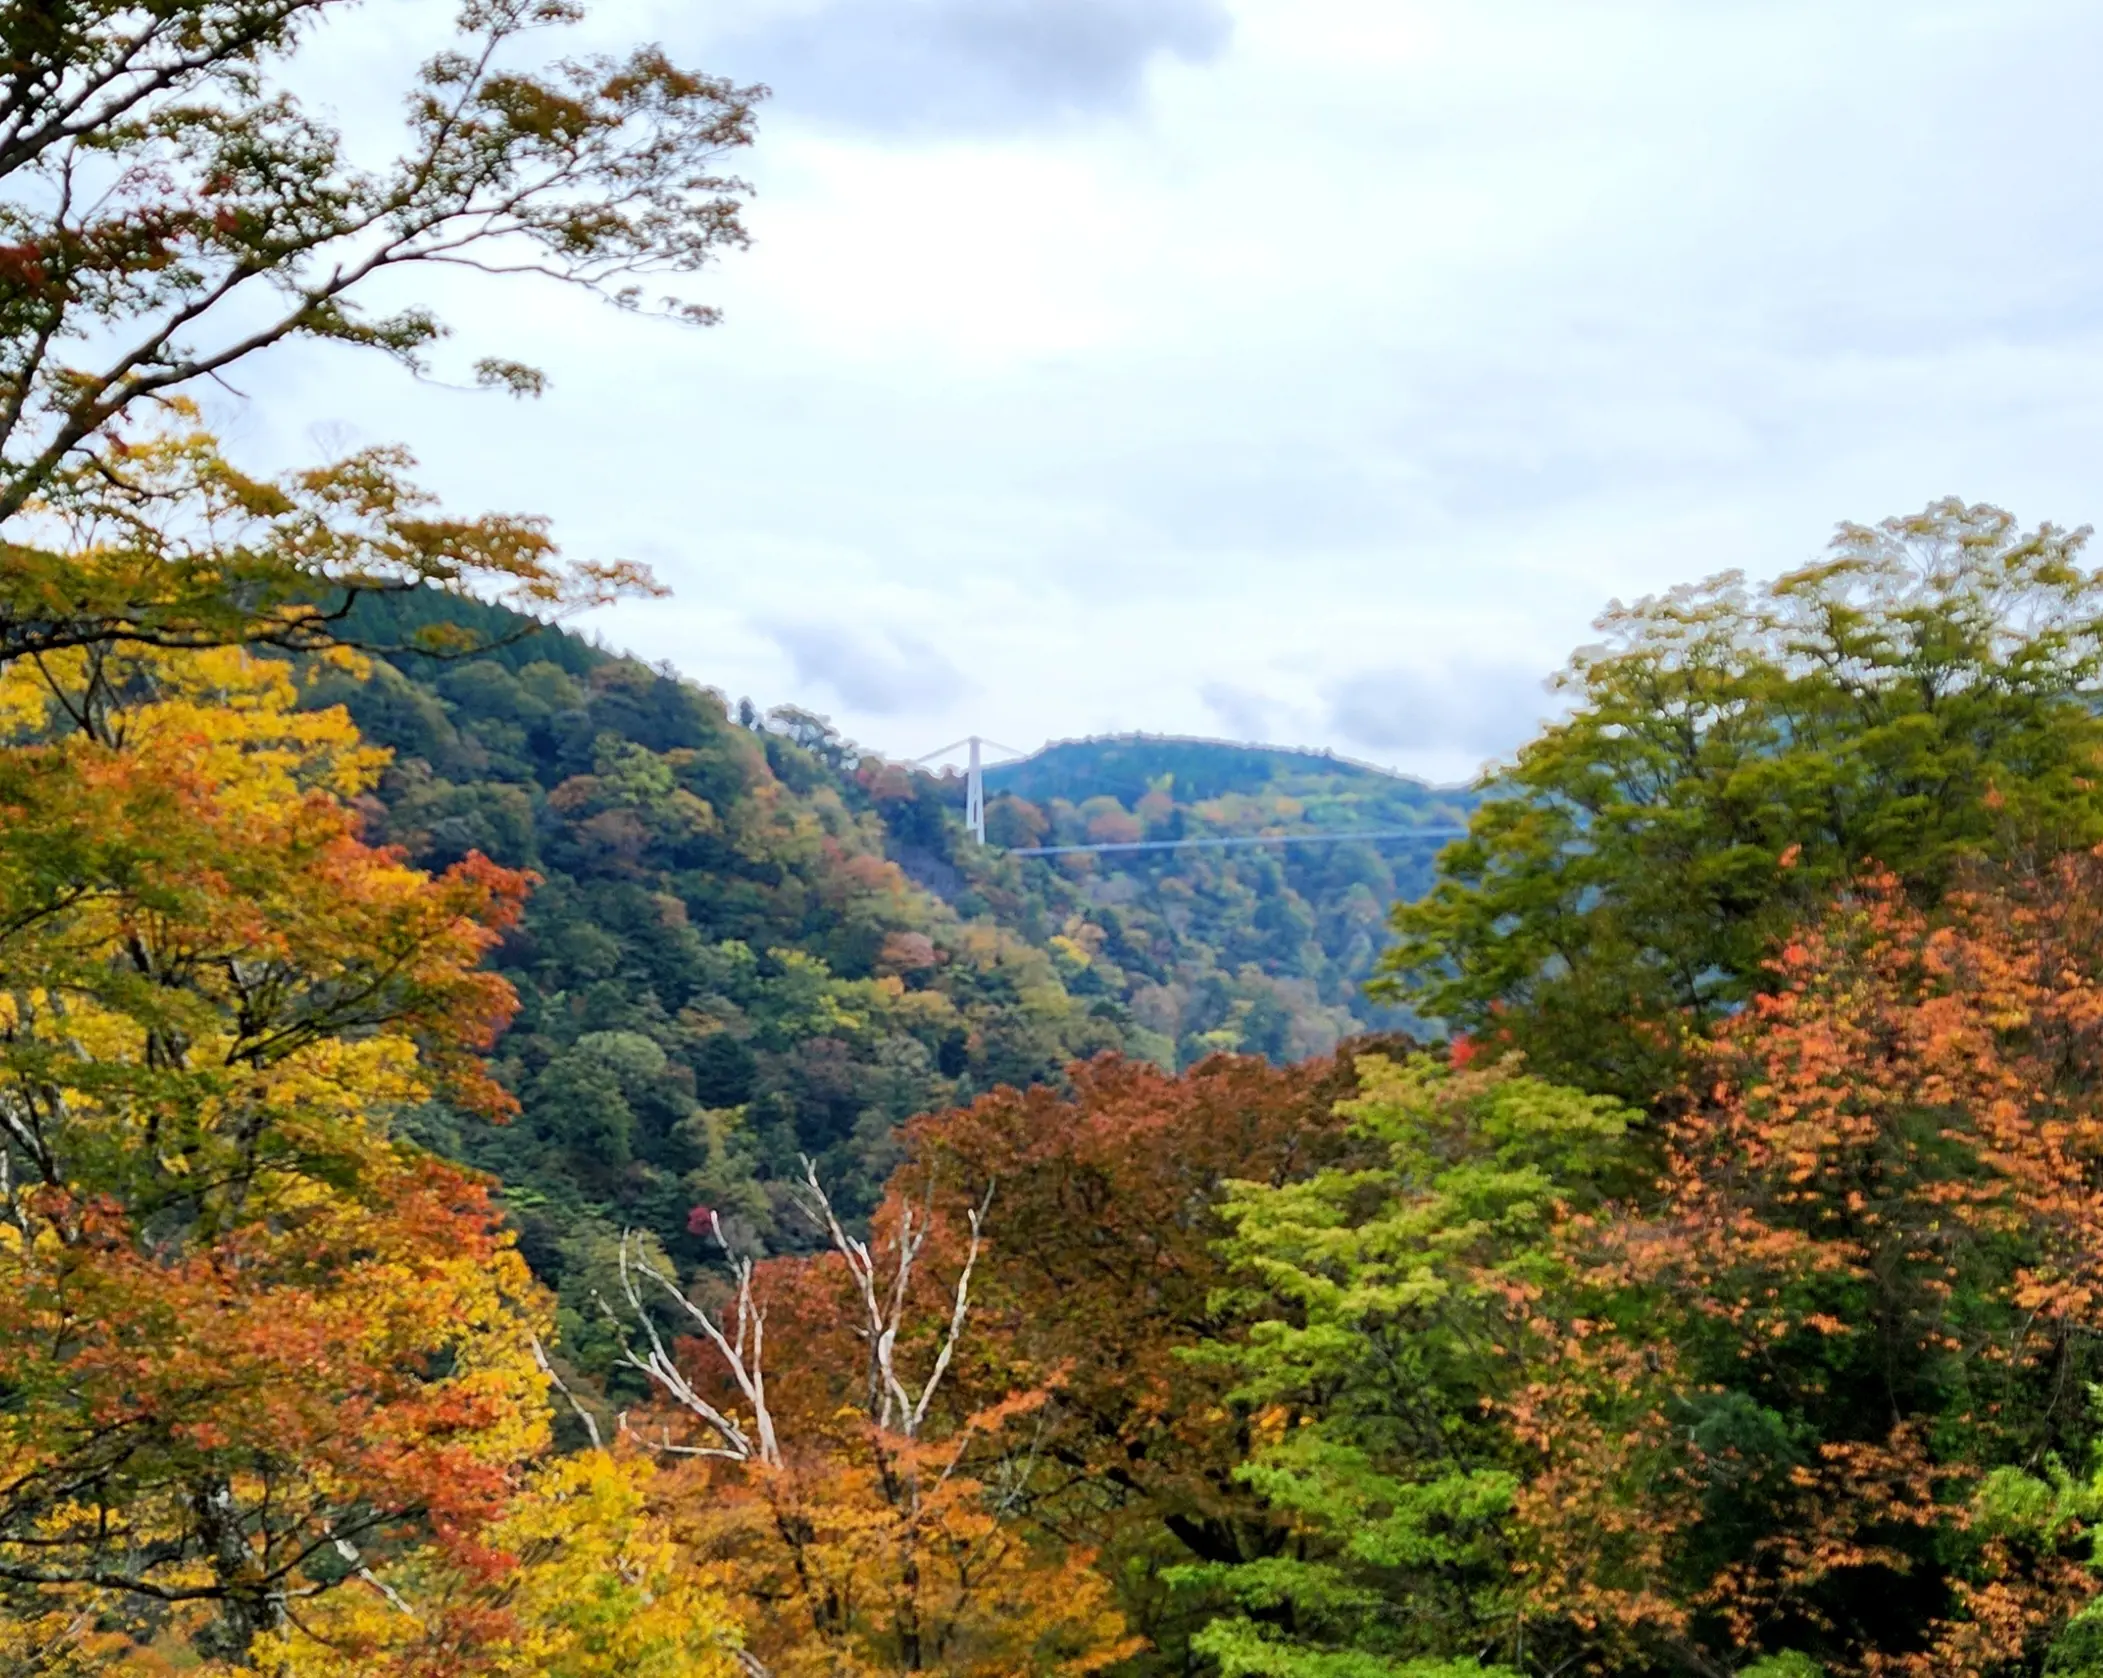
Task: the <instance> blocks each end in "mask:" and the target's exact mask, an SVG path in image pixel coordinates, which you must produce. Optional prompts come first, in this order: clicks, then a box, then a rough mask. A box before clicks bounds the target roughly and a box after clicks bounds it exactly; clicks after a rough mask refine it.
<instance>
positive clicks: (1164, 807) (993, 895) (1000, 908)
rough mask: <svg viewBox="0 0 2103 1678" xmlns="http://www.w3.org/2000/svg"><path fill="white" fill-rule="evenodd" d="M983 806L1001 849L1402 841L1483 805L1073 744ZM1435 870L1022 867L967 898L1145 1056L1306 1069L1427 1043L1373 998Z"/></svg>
mask: <svg viewBox="0 0 2103 1678" xmlns="http://www.w3.org/2000/svg"><path fill="white" fill-rule="evenodd" d="M987 786H988V792H989V799H988V804H987V812H986V832H987V838H988V839H989V840H990V841H991V842H992V843H993V844H994V845H995V846H1023V845H1039V844H1093V843H1105V842H1109V843H1121V842H1127V841H1132V840H1160V839H1208V838H1210V839H1219V838H1238V837H1249V836H1254V835H1258V834H1263V835H1283V836H1289V837H1295V838H1308V837H1312V836H1316V835H1323V834H1332V833H1340V832H1344V833H1348V832H1366V833H1391V832H1394V831H1395V830H1398V829H1406V828H1415V827H1450V826H1455V825H1457V824H1458V823H1459V822H1461V821H1462V820H1463V819H1464V818H1465V816H1466V813H1467V812H1468V811H1469V810H1470V809H1472V808H1473V807H1474V803H1475V799H1474V796H1473V795H1472V794H1470V793H1466V792H1461V791H1450V790H1449V791H1442V790H1438V789H1434V788H1431V787H1427V786H1425V785H1424V784H1423V783H1422V782H1420V781H1414V780H1411V779H1409V778H1407V777H1406V776H1400V775H1392V774H1388V773H1386V772H1385V771H1382V770H1378V769H1373V768H1370V767H1367V766H1366V765H1363V764H1356V763H1352V762H1350V761H1348V760H1347V759H1342V758H1336V757H1331V756H1327V755H1320V754H1316V753H1312V752H1291V751H1281V750H1276V749H1272V748H1268V747H1257V746H1236V745H1229V744H1225V743H1222V742H1219V741H1212V740H1184V739H1174V738H1159V737H1155V736H1150V735H1127V736H1117V737H1112V738H1107V739H1100V740H1070V741H1062V742H1060V743H1059V744H1057V745H1053V746H1048V747H1046V748H1045V749H1044V750H1043V751H1042V752H1039V753H1037V754H1036V755H1035V756H1033V757H1030V758H1028V759H1025V760H1023V761H1022V762H1019V763H1010V764H1003V765H1000V766H998V767H997V768H995V769H993V770H990V771H988V773H987ZM1434 854H1435V850H1434V847H1433V846H1432V845H1430V844H1427V843H1425V842H1422V841H1414V840H1399V841H1398V840H1393V839H1388V840H1374V839H1366V840H1360V841H1355V842H1349V843H1323V844H1308V845H1279V846H1275V847H1274V846H1251V847H1246V848H1218V849H1214V848H1204V847H1194V848H1190V849H1182V850H1174V851H1144V852H1127V853H1116V852H1113V853H1108V854H1104V855H1096V856H1066V857H1054V858H1045V859H1030V858H1008V859H1005V860H1004V861H998V862H997V863H996V864H995V865H994V866H992V867H989V868H984V869H979V868H974V869H973V870H972V880H971V884H972V886H973V888H974V890H975V891H976V892H977V894H978V895H980V896H981V897H983V898H984V900H985V901H986V902H987V903H988V904H989V905H990V906H991V907H992V908H993V910H994V912H995V913H996V914H998V915H999V916H1000V918H1001V919H1002V920H1004V921H1006V922H1008V923H1009V924H1011V925H1016V926H1018V927H1021V928H1023V929H1025V931H1026V932H1027V934H1028V935H1029V936H1030V937H1031V938H1032V939H1033V941H1040V940H1041V941H1043V942H1045V943H1046V944H1047V945H1048V947H1049V948H1051V950H1052V951H1053V954H1054V956H1055V958H1056V959H1057V960H1058V961H1059V963H1060V966H1061V974H1062V977H1063V978H1064V979H1065V981H1066V983H1067V984H1068V986H1069V987H1070V988H1072V989H1074V990H1076V991H1078V992H1080V993H1082V994H1085V995H1090V996H1097V997H1101V998H1103V999H1104V1001H1105V1002H1106V1004H1108V1005H1110V1006H1113V1007H1115V1008H1116V1009H1118V1010H1120V1018H1123V1019H1129V1021H1130V1027H1129V1029H1128V1035H1127V1041H1128V1043H1129V1044H1130V1045H1131V1047H1132V1049H1133V1051H1134V1052H1135V1053H1138V1054H1141V1055H1144V1056H1146V1057H1147V1058H1150V1059H1154V1060H1158V1061H1159V1062H1160V1063H1161V1064H1163V1065H1166V1066H1190V1065H1194V1064H1195V1063H1196V1062H1197V1061H1199V1060H1202V1059H1203V1058H1204V1057H1205V1056H1206V1055H1209V1054H1221V1053H1245V1054H1260V1055H1264V1056H1266V1057H1268V1058H1269V1059H1272V1060H1275V1061H1294V1060H1304V1059H1306V1058H1308V1057H1310V1056H1313V1055H1318V1054H1326V1053H1328V1052H1329V1051H1330V1050H1332V1049H1334V1048H1335V1046H1336V1045H1337V1043H1338V1042H1339V1041H1341V1040H1342V1039H1344V1038H1346V1037H1350V1036H1354V1035H1356V1034H1358V1033H1360V1032H1365V1031H1382V1030H1394V1029H1405V1028H1407V1027H1408V1026H1409V1025H1410V1024H1411V1023H1413V1022H1412V1018H1411V1016H1410V1014H1409V1013H1408V1012H1407V1011H1406V1010H1400V1009H1396V1008H1392V1007H1388V1006H1384V1005H1383V1004H1381V1003H1380V1002H1378V1001H1376V1000H1374V999H1372V998H1370V997H1369V996H1368V995H1367V994H1366V991H1365V988H1364V985H1365V981H1366V979H1367V978H1368V977H1369V976H1370V975H1371V974H1372V972H1373V971H1374V967H1375V964H1376V963H1377V961H1378V959H1379V957H1380V954H1381V952H1382V951H1383V950H1384V949H1385V948H1386V946H1387V943H1388V935H1387V928H1386V924H1385V922H1386V914H1387V910H1388V908H1389V906H1390V905H1391V904H1393V903H1394V902H1395V901H1396V900H1397V899H1398V898H1408V897H1414V896H1417V895H1419V894H1420V893H1421V892H1423V891H1424V890H1425V889H1427V888H1428V886H1429V885H1430V883H1431V859H1432V857H1433V855H1434ZM1141 1033H1143V1034H1144V1035H1143V1036H1142V1035H1140V1034H1141Z"/></svg>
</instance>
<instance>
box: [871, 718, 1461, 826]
mask: <svg viewBox="0 0 2103 1678" xmlns="http://www.w3.org/2000/svg"><path fill="white" fill-rule="evenodd" d="M989 746H990V747H991V748H992V749H993V750H994V751H996V752H1002V753H1005V754H1006V757H1005V759H1004V761H1008V762H1013V761H1015V760H1017V759H1020V758H1025V757H1028V756H1030V755H1031V754H1030V753H1028V752H1025V751H1021V750H1019V749H1017V748H1016V747H1014V746H1003V745H1002V744H1001V743H1000V742H999V741H998V740H989V739H987V738H986V737H985V736H983V735H979V734H967V735H966V736H965V737H964V738H963V739H961V740H952V741H951V742H950V743H949V744H948V745H946V746H944V747H942V748H941V749H940V750H938V751H932V752H929V753H928V754H927V756H925V757H916V758H915V759H913V764H914V766H915V767H916V768H918V767H925V766H932V765H933V764H934V763H935V762H936V761H937V760H938V759H940V758H945V757H947V756H949V755H950V753H952V752H964V753H965V754H966V761H965V769H964V826H965V827H966V828H967V829H969V830H970V833H971V837H972V838H973V839H975V840H976V841H977V842H978V843H979V844H981V845H983V844H984V843H985V842H986V774H985V771H986V762H985V750H986V748H987V747H989ZM993 767H994V768H996V769H997V768H999V767H1000V765H999V764H997V763H996V764H995V765H993ZM1467 831H1468V830H1467V829H1466V828H1464V827H1390V828H1349V829H1339V830H1338V831H1336V832H1334V833H1252V834H1232V835H1205V836H1203V837H1200V838H1194V839H1123V840H1116V841H1112V842H1110V843H1107V844H1100V845H1016V846H1013V847H1011V848H1010V849H1009V851H1008V855H1009V856H1076V855H1082V854H1086V853H1095V852H1105V851H1187V850H1231V849H1236V848H1239V847H1241V846H1246V845H1342V844H1349V843H1352V842H1354V841H1363V840H1374V841H1383V842H1384V841H1388V840H1424V839H1460V838H1464V837H1466V835H1467Z"/></svg>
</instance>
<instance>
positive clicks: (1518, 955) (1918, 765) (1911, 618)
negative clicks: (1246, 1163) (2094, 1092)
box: [1383, 501, 2103, 1098]
mask: <svg viewBox="0 0 2103 1678" xmlns="http://www.w3.org/2000/svg"><path fill="white" fill-rule="evenodd" d="M2086 534H2087V533H2086V532H2085V531H2076V532H2067V531H2062V530H2059V529H2056V528H2055V527H2053V526H2051V525H2042V526H2040V527H2039V528H2038V529H2036V530H2035V531H2031V532H2022V531H2020V530H2018V528H2017V527H2016V525H2015V522H2014V520H2013V519H2011V518H2010V517H2009V516H2008V515H2007V514H2005V513H2002V512H1999V511H1997V510H1995V509H1993V508H1990V507H1966V506H1964V505H1962V504H1961V503H1958V502H1956V501H1942V502H1938V503H1936V504H1934V505H1933V506H1931V507H1929V508H1928V509H1927V510H1926V511H1925V512H1923V513H1921V514H1918V515H1916V516H1914V517H1910V518H1901V519H1891V520H1887V521H1886V522H1885V523H1883V524H1881V525H1879V526H1877V527H1875V528H1874V529H1870V528H1865V527H1862V526H1854V525H1850V526H1845V527H1843V528H1842V530H1841V532H1840V534H1839V536H1838V537H1837V538H1836V539H1835V541H1834V545H1833V556H1832V557H1831V558H1830V559H1828V560H1825V561H1823V562H1821V563H1819V564H1817V565H1813V566H1809V567H1807V568H1805V569H1803V570H1800V571H1796V572H1793V573H1791V574H1790V575H1788V576H1785V577H1783V578H1782V579H1780V580H1779V581H1778V582H1776V583H1774V584H1772V585H1770V586H1767V587H1764V588H1758V589H1755V588H1751V587H1749V586H1748V585H1747V584H1746V583H1745V582H1744V581H1743V579H1742V578H1740V577H1739V576H1738V575H1737V574H1735V573H1731V574H1727V575H1724V576H1722V577H1718V578H1714V579H1712V580H1710V581H1709V582H1707V583H1703V584H1701V585H1698V586H1693V587H1687V588H1681V589H1676V590H1674V591H1672V592H1671V593H1670V594H1667V595H1664V596H1662V597H1658V598H1654V599H1646V600H1642V601H1639V602H1637V603H1636V604H1635V605H1634V606H1632V607H1621V606H1619V605H1617V606H1615V607H1614V608H1613V609H1612V610H1611V611H1610V612H1609V613H1608V614H1607V615H1606V616H1605V617H1604V618H1603V619H1601V621H1600V628H1601V629H1602V630H1603V631H1604V632H1605V633H1606V635H1607V637H1608V640H1607V642H1606V644H1605V645H1603V646H1601V647H1597V648H1593V649H1589V650H1587V651H1584V652H1581V653H1580V654H1579V655H1578V656H1577V657H1576V658H1575V659H1574V660H1573V662H1572V664H1571V666H1570V668H1569V671H1568V673H1567V674H1566V676H1565V677H1564V687H1565V689H1566V690H1567V691H1568V692H1570V693H1571V694H1572V695H1573V696H1574V698H1575V701H1576V707H1575V710H1574V712H1573V714H1572V715H1571V716H1570V717H1569V718H1568V719H1567V720H1566V721H1564V722H1561V723H1558V724H1556V725H1554V726H1552V727H1550V728H1549V729H1547V730H1546V731H1545V732H1543V733H1542V734H1541V735H1540V736H1539V737H1538V738H1537V739H1535V740H1534V741H1532V742H1531V743H1530V744H1528V745H1527V746H1525V747H1524V748H1522V750H1521V751H1520V753H1519V755H1518V758H1517V761H1516V762H1515V763H1514V764H1513V765H1512V766H1511V768H1510V769H1509V770H1507V771H1506V772H1505V773H1504V774H1503V775H1502V776H1501V777H1499V779H1498V781H1497V783H1496V785H1495V786H1494V788H1493V789H1492V796H1491V797H1490V798H1488V799H1487V800H1486V801H1485V802H1484V803H1483V804H1482V805H1481V807H1480V808H1479V809H1478V810H1477V811H1476V812H1475V814H1474V817H1473V820H1472V823H1471V827H1472V832H1471V834H1470V836H1469V837H1468V838H1467V839H1466V840H1465V841H1462V842H1460V843H1457V844H1455V845H1452V846H1450V847H1448V849H1447V850H1446V851H1445V852H1444V853H1443V854H1442V855H1441V856H1440V858H1439V862H1438V869H1439V879H1438V883H1437V885H1436V886H1435V887H1434V889H1433V890H1432V891H1431V892H1430V893H1429V895H1428V896H1426V897H1425V898H1424V899H1423V900H1422V901H1419V902H1414V903H1410V902H1405V903H1403V904H1402V905H1401V906H1400V907H1398V908H1397V909H1396V911H1395V916H1394V923H1395V927H1396V929H1397V931H1398V933H1399V935H1400V936H1399V940H1398V942H1397V945H1396V947H1395V948H1394V949H1393V951H1391V952H1390V953H1389V955H1388V956H1387V957H1386V958H1385V959H1384V961H1383V967H1384V969H1385V971H1386V973H1387V974H1388V976H1389V978H1388V982H1387V985H1386V990H1387V993H1388V994H1389V995H1391V996H1393V997H1397V998H1406V999H1408V1000H1409V1001H1410V1003H1411V1004H1412V1005H1414V1006H1415V1007H1417V1008H1419V1009H1420V1010H1421V1011H1423V1012H1424V1013H1426V1014H1429V1015H1432V1016H1435V1017H1439V1018H1442V1019H1444V1020H1446V1021H1448V1022H1449V1023H1450V1024H1451V1025H1453V1026H1455V1027H1457V1028H1462V1029H1465V1030H1468V1031H1471V1032H1479V1031H1485V1030H1493V1031H1495V1032H1497V1033H1498V1034H1500V1038H1501V1040H1504V1041H1508V1042H1510V1043H1512V1044H1514V1045H1516V1046H1518V1047H1520V1048H1523V1049H1524V1050H1525V1051H1526V1052H1527V1054H1528V1055H1529V1056H1530V1057H1532V1059H1533V1062H1534V1064H1535V1065H1537V1066H1539V1067H1540V1068H1541V1069H1543V1070H1544V1071H1547V1072H1550V1073H1552V1074H1554V1075H1556V1076H1561V1077H1567V1078H1571V1079H1575V1080H1577V1081H1579V1082H1582V1083H1583V1084H1585V1085H1586V1086H1587V1087H1590V1088H1595V1089H1607V1090H1613V1091H1617V1092H1620V1093H1622V1094H1625V1095H1628V1096H1631V1097H1636V1098H1641V1097H1642V1096H1644V1095H1645V1094H1646V1093H1647V1092H1648V1091H1650V1090H1652V1089H1654V1088H1656V1087H1658V1086H1659V1085H1660V1084H1661V1083H1662V1082H1666V1081H1669V1068H1670V1066H1671V1063H1672V1061H1673V1059H1674V1056H1675V1053H1676V1051H1677V1048H1678V1045H1679V1044H1680V1042H1681V1041H1682V1040H1683V1038H1684V1035H1685V1033H1686V1032H1687V1031H1688V1030H1689V1029H1691V1028H1696V1027H1699V1026H1700V1025H1701V1024H1702V1023H1704V1022H1706V1021H1708V1020H1710V1019H1713V1018H1715V1017H1717V1016H1718V1015H1719V1014H1721V1013H1723V1012H1726V1011H1728V1010H1729V1009H1731V1008H1732V1007H1734V1006H1735V1005H1737V1004H1738V1003H1739V1002H1741V1001H1742V1000H1743V999H1744V998H1745V996H1746V995H1747V994H1748V992H1749V990H1750V988H1751V986H1752V985H1753V983H1754V981H1755V979H1756V977H1757V975H1758V972H1759V967H1760V962H1761V960H1762V959H1763V957H1764V955H1765V954H1766V952H1767V950H1768V949H1769V948H1770V947H1771V946H1772V944H1773V942H1774V940H1775V939H1776V938H1777V937H1778V936H1779V935H1780V934H1781V932H1782V931H1783V930H1784V929H1785V928H1786V927H1787V925H1788V924H1789V923H1790V922H1791V921H1792V920H1794V919H1796V918H1798V917H1800V916H1801V915H1802V914H1804V913H1805V912H1806V911H1807V909H1808V908H1809V907H1810V906H1812V905H1814V904H1815V903H1817V902H1819V901H1820V900H1821V899H1822V898H1823V897H1824V896H1825V895H1826V894H1828V893H1830V892H1831V891H1832V890H1833V889H1835V887H1836V886H1837V885H1838V884H1839V883H1840V882H1842V881H1844V880H1846V879H1847V878H1849V877H1850V876H1852V875H1853V874H1854V873H1856V872H1857V871H1858V870H1859V869H1860V868H1861V867H1862V866H1863V865H1864V863H1865V861H1868V860H1871V859H1873V860H1874V861H1875V862H1877V863H1879V864H1881V865H1883V866H1885V867H1887V868H1890V869H1893V870H1895V871H1896V872H1897V873H1898V874H1899V875H1900V877H1901V878H1902V879H1903V880H1904V881H1905V882H1906V884H1907V886H1908V888H1909V890H1911V891H1912V892H1913V893H1914V894H1915V896H1916V897H1917V898H1918V899H1920V900H1923V901H1932V900H1933V899H1934V898H1936V897H1937V896H1939V895H1940V894H1941V893H1942V892H1943V891H1944V890H1945V889H1946V888H1947V886H1948V885H1949V884H1950V882H1951V881H1952V880H1953V879H1954V878H1955V877H1956V875H1957V874H1958V872H1959V871H1960V870H1961V869H1962V868H1963V866H1964V865H1965V864H1966V863H1968V862H1971V861H1973V860H1975V859H1979V858H1990V857H1994V856H2002V855H2007V854H2009V853H2010V851H2011V850H2012V849H2020V848H2022V847H2026V846H2040V847H2043V848H2046V849H2050V848H2054V847H2060V846H2069V845H2083V844H2090V843H2094V842H2095V841H2097V840H2098V839H2103V782H2099V780H2098V777H2097V758H2098V752H2099V749H2103V721H2099V718H2098V714H2097V705H2096V695H2097V693H2098V690H2099V683H2103V582H2099V580H2098V577H2097V575H2096V573H2094V572H2092V571H2090V570H2088V569H2087V568H2086V567H2084V566H2083V565H2082V564H2081V563H2080V554H2081V550H2082V546H2083V543H2084V541H2085V539H2086Z"/></svg>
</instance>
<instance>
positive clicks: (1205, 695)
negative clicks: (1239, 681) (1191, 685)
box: [1198, 682, 1278, 740]
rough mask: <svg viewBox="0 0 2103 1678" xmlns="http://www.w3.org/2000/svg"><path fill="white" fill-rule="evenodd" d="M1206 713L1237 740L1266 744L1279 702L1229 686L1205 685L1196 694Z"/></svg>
mask: <svg viewBox="0 0 2103 1678" xmlns="http://www.w3.org/2000/svg"><path fill="white" fill-rule="evenodd" d="M1198 697H1199V698H1200V699H1202V700H1203V701H1204V702H1205V709H1206V710H1208V711H1210V712H1211V713H1212V714H1213V715H1214V716H1215V717H1217V718H1219V722H1220V726H1221V727H1222V728H1224V729H1225V730H1226V731H1227V732H1228V733H1229V734H1231V735H1233V736H1234V737H1235V738H1236V739H1237V740H1268V739H1269V738H1270V737H1271V718H1272V717H1273V716H1274V715H1275V714H1276V713H1277V710H1278V702H1277V701H1276V700H1274V699H1271V698H1269V697H1268V696H1266V695H1264V694H1260V693H1254V692H1251V691H1250V690H1249V689H1248V688H1243V687H1236V686H1234V684H1233V683H1231V682H1207V683H1206V684H1205V685H1204V686H1203V687H1202V688H1200V689H1199V690H1198Z"/></svg>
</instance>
